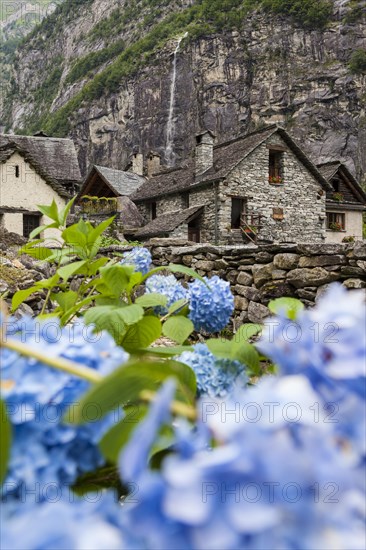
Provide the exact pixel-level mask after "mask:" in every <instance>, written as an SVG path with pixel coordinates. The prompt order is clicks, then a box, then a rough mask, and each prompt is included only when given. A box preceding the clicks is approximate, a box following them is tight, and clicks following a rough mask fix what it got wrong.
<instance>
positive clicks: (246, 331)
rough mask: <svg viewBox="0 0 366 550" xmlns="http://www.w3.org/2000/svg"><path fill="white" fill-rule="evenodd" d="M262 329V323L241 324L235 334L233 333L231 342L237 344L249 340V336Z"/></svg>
mask: <svg viewBox="0 0 366 550" xmlns="http://www.w3.org/2000/svg"><path fill="white" fill-rule="evenodd" d="M262 329H263V325H259V324H256V323H246V324H244V325H241V327H240V328H239V329H238V331H237V332H236V334H234V337H233V342H235V343H238V344H239V343H240V342H249V340H250V338H252V336H255V335H256V334H258V333H259V332H261V330H262Z"/></svg>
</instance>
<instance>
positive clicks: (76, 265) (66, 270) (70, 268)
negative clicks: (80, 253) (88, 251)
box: [57, 260, 86, 281]
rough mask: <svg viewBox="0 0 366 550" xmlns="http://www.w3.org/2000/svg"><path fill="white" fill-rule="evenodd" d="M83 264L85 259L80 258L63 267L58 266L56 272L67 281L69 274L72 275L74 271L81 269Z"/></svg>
mask: <svg viewBox="0 0 366 550" xmlns="http://www.w3.org/2000/svg"><path fill="white" fill-rule="evenodd" d="M85 264H86V261H85V260H81V261H80V262H73V263H71V264H67V265H65V266H63V267H59V269H58V270H57V273H58V274H59V275H60V277H61V279H63V280H64V281H67V280H68V279H69V278H70V277H71V275H74V273H76V272H77V271H78V270H79V269H81V268H82V267H83V266H84V265H85Z"/></svg>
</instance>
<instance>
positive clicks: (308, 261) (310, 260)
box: [299, 254, 347, 267]
mask: <svg viewBox="0 0 366 550" xmlns="http://www.w3.org/2000/svg"><path fill="white" fill-rule="evenodd" d="M346 263H347V259H346V257H345V256H343V255H341V254H334V255H333V256H332V255H329V254H323V255H322V256H301V258H300V260H299V267H323V266H326V265H331V266H333V265H345V264H346Z"/></svg>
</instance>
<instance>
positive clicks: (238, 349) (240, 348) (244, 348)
mask: <svg viewBox="0 0 366 550" xmlns="http://www.w3.org/2000/svg"><path fill="white" fill-rule="evenodd" d="M231 359H234V360H236V361H240V363H242V364H243V365H246V366H247V367H248V368H249V370H250V371H251V374H258V373H259V371H260V361H259V353H258V352H257V350H256V349H255V347H254V346H253V345H252V344H249V343H247V342H245V343H241V344H234V345H233V348H232V354H231Z"/></svg>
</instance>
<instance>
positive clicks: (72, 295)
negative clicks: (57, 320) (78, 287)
mask: <svg viewBox="0 0 366 550" xmlns="http://www.w3.org/2000/svg"><path fill="white" fill-rule="evenodd" d="M52 299H53V300H55V301H56V302H57V303H58V305H59V306H60V307H61V309H62V310H63V311H67V310H68V309H71V308H72V307H73V306H74V305H75V304H76V301H77V299H78V295H77V292H74V291H73V290H69V291H68V292H58V293H56V294H54V295H53V296H52Z"/></svg>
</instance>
